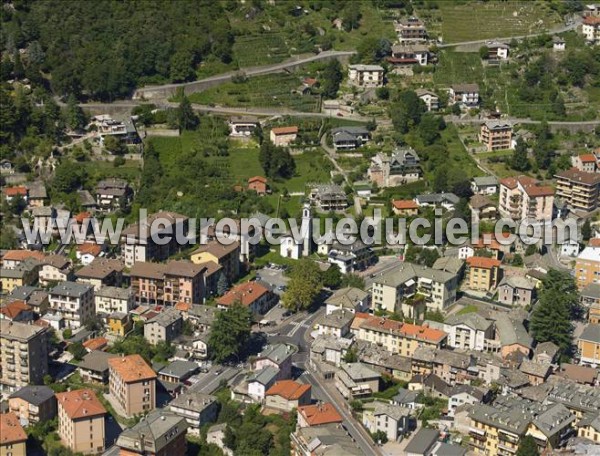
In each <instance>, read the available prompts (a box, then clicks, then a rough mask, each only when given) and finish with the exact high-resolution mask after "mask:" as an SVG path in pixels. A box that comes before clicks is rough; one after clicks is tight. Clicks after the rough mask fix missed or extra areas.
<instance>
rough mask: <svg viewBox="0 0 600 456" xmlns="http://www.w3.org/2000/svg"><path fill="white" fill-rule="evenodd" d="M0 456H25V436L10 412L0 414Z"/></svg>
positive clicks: (19, 424)
mask: <svg viewBox="0 0 600 456" xmlns="http://www.w3.org/2000/svg"><path fill="white" fill-rule="evenodd" d="M0 454H1V455H2V456H5V455H6V456H26V454H27V434H26V433H25V430H24V429H23V427H22V426H21V423H19V418H18V417H17V416H16V415H15V414H14V413H12V412H9V413H0Z"/></svg>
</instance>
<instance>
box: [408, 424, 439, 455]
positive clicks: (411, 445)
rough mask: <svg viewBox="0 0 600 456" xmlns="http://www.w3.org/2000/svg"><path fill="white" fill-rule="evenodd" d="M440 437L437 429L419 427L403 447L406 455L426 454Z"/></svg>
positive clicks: (428, 453) (429, 452)
mask: <svg viewBox="0 0 600 456" xmlns="http://www.w3.org/2000/svg"><path fill="white" fill-rule="evenodd" d="M439 437H440V433H439V431H438V430H437V429H427V428H421V429H419V430H418V431H417V432H416V433H415V435H414V436H413V437H412V439H410V442H408V445H406V447H405V448H404V453H405V454H406V456H428V455H430V454H432V453H431V451H432V450H433V448H434V447H435V445H436V444H437V442H438V439H439Z"/></svg>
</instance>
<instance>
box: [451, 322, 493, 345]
mask: <svg viewBox="0 0 600 456" xmlns="http://www.w3.org/2000/svg"><path fill="white" fill-rule="evenodd" d="M444 332H446V333H448V346H449V347H452V348H458V349H463V350H475V351H488V350H490V344H491V341H493V340H494V323H493V322H491V321H490V320H486V319H485V318H483V317H482V316H481V315H479V314H477V313H467V314H462V315H459V314H454V315H451V316H449V317H448V318H446V319H445V320H444Z"/></svg>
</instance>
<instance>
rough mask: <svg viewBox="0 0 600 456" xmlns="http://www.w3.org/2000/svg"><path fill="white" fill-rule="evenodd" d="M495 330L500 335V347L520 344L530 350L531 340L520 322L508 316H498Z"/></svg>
mask: <svg viewBox="0 0 600 456" xmlns="http://www.w3.org/2000/svg"><path fill="white" fill-rule="evenodd" d="M496 330H497V331H498V333H499V335H500V343H501V344H502V346H506V345H513V344H520V345H523V346H524V347H529V348H531V344H532V343H533V339H532V338H531V336H530V335H529V334H528V333H527V330H526V329H525V327H524V326H523V323H522V322H520V321H517V320H514V319H511V318H510V317H509V316H508V315H499V316H498V318H497V319H496Z"/></svg>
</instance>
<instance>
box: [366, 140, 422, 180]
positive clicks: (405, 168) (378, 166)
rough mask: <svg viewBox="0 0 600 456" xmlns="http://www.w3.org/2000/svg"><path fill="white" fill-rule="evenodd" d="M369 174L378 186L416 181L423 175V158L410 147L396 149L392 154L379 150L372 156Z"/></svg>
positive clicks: (370, 178)
mask: <svg viewBox="0 0 600 456" xmlns="http://www.w3.org/2000/svg"><path fill="white" fill-rule="evenodd" d="M367 175H368V177H369V180H370V181H371V182H373V183H375V184H377V186H378V187H397V186H399V185H402V184H405V183H408V182H414V181H416V180H419V179H421V178H422V177H423V170H422V168H421V159H420V158H419V155H418V154H417V152H416V151H415V150H414V149H412V148H410V147H408V148H402V149H395V150H394V151H393V152H392V154H391V155H387V154H384V153H382V152H379V153H377V154H376V155H375V156H373V157H372V158H371V164H370V166H369V169H368V170H367Z"/></svg>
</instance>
